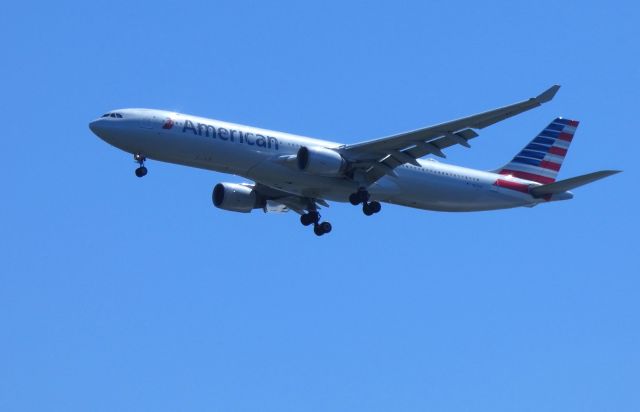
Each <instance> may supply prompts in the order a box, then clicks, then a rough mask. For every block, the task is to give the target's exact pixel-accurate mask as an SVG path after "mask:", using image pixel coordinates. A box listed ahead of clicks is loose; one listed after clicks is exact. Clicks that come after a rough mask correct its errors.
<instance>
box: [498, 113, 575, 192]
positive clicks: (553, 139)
mask: <svg viewBox="0 0 640 412" xmlns="http://www.w3.org/2000/svg"><path fill="white" fill-rule="evenodd" d="M578 123H579V122H578V121H577V120H568V119H563V118H561V117H558V118H556V119H554V120H553V121H552V122H551V123H550V124H549V125H548V126H547V127H545V128H544V130H543V131H541V132H540V134H538V135H537V136H536V137H535V138H534V139H533V140H532V141H531V142H530V143H529V144H528V145H527V146H525V148H524V149H522V150H521V151H520V153H518V154H517V155H516V157H514V158H513V160H511V162H509V163H507V164H506V165H505V166H503V167H502V168H501V169H498V170H497V171H496V172H497V173H499V174H501V175H512V176H514V177H519V178H521V179H526V180H532V181H534V182H538V183H542V184H549V183H553V182H555V181H556V177H557V176H558V172H559V171H560V167H561V166H562V162H563V161H564V158H565V156H566V154H567V151H568V150H569V145H570V144H571V140H573V135H574V134H575V132H576V129H577V127H578Z"/></svg>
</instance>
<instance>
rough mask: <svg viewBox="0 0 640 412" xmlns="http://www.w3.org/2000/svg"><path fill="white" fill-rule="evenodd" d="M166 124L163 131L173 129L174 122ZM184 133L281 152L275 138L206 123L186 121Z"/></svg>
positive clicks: (183, 127) (183, 128)
mask: <svg viewBox="0 0 640 412" xmlns="http://www.w3.org/2000/svg"><path fill="white" fill-rule="evenodd" d="M169 121H171V125H170V126H169V127H166V126H167V122H169ZM167 122H165V124H164V126H162V128H163V129H170V128H171V127H173V121H172V120H171V119H168V120H167ZM182 133H193V134H194V135H196V136H204V137H211V138H213V139H220V140H225V141H230V142H236V143H240V144H247V145H249V146H258V147H264V148H266V149H275V150H279V149H280V146H279V142H278V139H276V138H275V137H273V136H264V135H261V134H258V133H251V132H242V131H241V130H235V129H227V128H224V127H217V128H216V127H215V126H213V125H210V124H205V123H195V124H194V123H193V122H192V121H191V120H185V121H184V126H182Z"/></svg>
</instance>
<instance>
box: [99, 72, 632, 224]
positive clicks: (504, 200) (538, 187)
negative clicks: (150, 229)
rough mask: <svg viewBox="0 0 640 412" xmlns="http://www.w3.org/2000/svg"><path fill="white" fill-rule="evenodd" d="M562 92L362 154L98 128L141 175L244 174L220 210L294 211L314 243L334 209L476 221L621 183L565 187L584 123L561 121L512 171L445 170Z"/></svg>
mask: <svg viewBox="0 0 640 412" xmlns="http://www.w3.org/2000/svg"><path fill="white" fill-rule="evenodd" d="M559 88H560V86H559V85H554V86H552V87H550V88H549V89H547V90H546V91H544V92H543V93H541V94H539V95H538V96H536V97H533V98H530V99H527V100H523V101H521V102H518V103H514V104H511V105H508V106H504V107H501V108H498V109H494V110H489V111H487V112H483V113H479V114H475V115H472V116H468V117H464V118H460V119H457V120H452V121H448V122H445V123H441V124H437V125H435V126H430V127H425V128H421V129H417V130H413V131H409V132H405V133H400V134H396V135H393V136H389V137H384V138H380V139H375V140H369V141H365V142H361V143H355V144H343V143H337V142H330V141H326V140H320V139H315V138H310V137H304V136H299V135H294V134H289V133H282V132H276V131H271V130H266V129H260V128H255V127H250V126H243V125H240V124H234V123H228V122H223V121H219V120H213V119H207V118H202V117H197V116H191V115H186V114H181V113H176V112H173V111H166V110H154V109H121V110H112V111H110V112H108V113H106V114H104V115H102V116H101V117H99V118H98V119H96V120H94V121H92V122H91V123H90V124H89V128H90V129H91V131H93V133H95V134H96V135H97V136H98V137H100V138H101V139H102V140H104V141H106V142H107V143H109V144H111V145H113V146H115V147H117V148H119V149H121V150H123V151H125V152H128V153H130V154H133V158H134V161H135V162H136V163H137V164H138V168H137V169H136V170H135V174H136V176H138V177H143V176H145V175H146V174H147V168H146V166H145V161H146V160H147V159H154V160H159V161H163V162H169V163H175V164H179V165H185V166H191V167H197V168H201V169H207V170H212V171H216V172H221V173H228V174H235V175H238V176H241V177H242V178H244V179H248V180H251V181H252V182H246V183H227V182H222V183H218V184H216V185H215V186H214V188H213V192H212V201H213V204H214V205H215V206H216V207H218V208H220V209H224V210H227V211H233V212H242V213H249V212H251V211H252V210H254V209H262V210H263V211H264V212H286V211H289V210H292V211H294V212H296V213H298V214H299V215H300V222H301V223H302V224H303V225H304V226H310V225H313V230H314V233H315V234H316V235H318V236H322V235H324V234H327V233H329V232H331V230H332V225H331V223H329V222H327V221H321V215H320V210H321V208H322V207H325V208H326V207H329V204H328V201H335V202H349V203H351V204H352V205H354V206H357V205H361V207H362V211H363V213H364V214H365V215H367V216H371V215H374V214H376V213H378V212H380V210H381V208H382V206H381V203H390V204H396V205H402V206H408V207H412V208H417V209H424V210H433V211H451V212H468V211H481V210H495V209H506V208H514V207H520V206H525V207H533V206H536V205H538V204H540V203H547V202H552V201H560V200H568V199H571V198H573V194H572V193H571V192H570V190H571V189H574V188H577V187H579V186H582V185H586V184H588V183H591V182H594V181H596V180H599V179H602V178H605V177H607V176H611V175H613V174H615V173H619V171H618V170H602V171H598V172H593V173H589V174H586V175H582V176H577V177H573V178H570V179H565V180H559V181H558V180H556V178H557V175H558V172H559V171H560V167H561V166H562V163H563V161H564V159H565V156H566V154H567V151H568V149H569V145H570V144H571V141H572V139H573V136H574V134H575V131H576V128H577V127H578V121H576V120H569V119H564V118H562V117H558V118H556V119H554V120H552V121H551V123H549V125H548V126H546V127H545V128H544V129H543V130H542V131H541V132H540V133H539V134H538V135H537V136H535V137H534V138H533V140H532V141H531V142H529V143H528V144H527V145H526V146H525V147H524V148H523V149H522V150H521V151H520V152H518V153H517V154H516V156H515V157H514V158H513V159H512V160H511V161H510V162H508V163H507V164H505V165H504V166H502V167H500V168H498V169H495V170H492V171H484V170H475V169H469V168H465V167H460V166H454V165H450V164H445V163H441V162H439V161H436V160H435V159H432V158H427V159H426V160H422V159H421V158H422V157H424V156H426V155H434V156H437V157H441V158H444V157H445V154H444V153H443V151H444V150H445V149H447V148H448V147H451V146H454V145H461V146H464V147H467V148H468V147H470V145H469V140H471V139H473V138H475V137H477V136H478V132H477V131H476V130H480V129H484V128H485V127H487V126H490V125H493V124H495V123H497V122H500V121H502V120H505V119H508V118H510V117H513V116H515V115H518V114H520V113H523V112H525V111H528V110H531V109H533V108H535V107H538V106H540V105H542V104H544V103H547V102H549V101H550V100H552V99H553V97H554V96H555V94H556V93H557V91H558V89H559Z"/></svg>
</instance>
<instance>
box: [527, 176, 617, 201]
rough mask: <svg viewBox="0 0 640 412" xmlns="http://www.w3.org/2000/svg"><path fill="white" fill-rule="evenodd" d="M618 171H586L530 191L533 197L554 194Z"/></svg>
mask: <svg viewBox="0 0 640 412" xmlns="http://www.w3.org/2000/svg"><path fill="white" fill-rule="evenodd" d="M620 172H621V171H620V170H601V171H599V172H593V173H588V174H586V175H582V176H576V177H572V178H571V179H565V180H560V181H558V182H555V183H549V184H548V185H542V186H536V187H534V188H532V189H531V191H530V193H531V195H532V196H533V197H543V196H548V195H555V194H558V193H563V192H566V191H567V190H571V189H575V188H576V187H580V186H583V185H586V184H589V183H591V182H595V181H596V180H600V179H604V178H605V177H608V176H611V175H615V174H616V173H620Z"/></svg>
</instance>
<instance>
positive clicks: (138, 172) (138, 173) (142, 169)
mask: <svg viewBox="0 0 640 412" xmlns="http://www.w3.org/2000/svg"><path fill="white" fill-rule="evenodd" d="M146 174H147V168H146V167H144V166H140V167H139V168H137V169H136V176H138V177H143V176H146Z"/></svg>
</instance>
